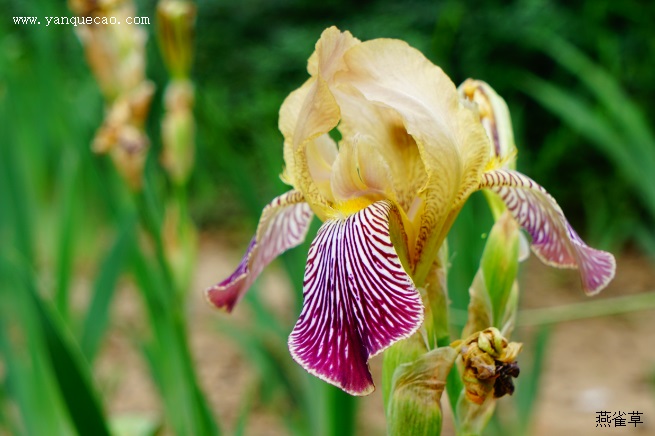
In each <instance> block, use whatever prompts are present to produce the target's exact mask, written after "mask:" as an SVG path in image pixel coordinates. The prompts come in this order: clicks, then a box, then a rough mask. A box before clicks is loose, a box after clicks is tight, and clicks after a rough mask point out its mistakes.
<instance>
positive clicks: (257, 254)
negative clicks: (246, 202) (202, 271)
mask: <svg viewBox="0 0 655 436" xmlns="http://www.w3.org/2000/svg"><path fill="white" fill-rule="evenodd" d="M312 216H313V215H312V211H311V209H310V208H309V206H308V205H307V203H305V202H304V199H303V196H302V194H301V193H300V192H298V191H289V192H287V193H286V194H283V195H281V196H279V197H277V198H275V199H274V200H273V201H272V202H270V203H269V204H268V205H267V206H266V207H265V208H264V211H263V212H262V216H261V218H260V219H259V226H258V227H257V234H256V235H255V237H254V238H252V240H251V241H250V245H249V246H248V250H247V251H246V254H245V255H244V256H243V259H241V263H239V266H238V267H237V269H236V270H235V271H234V272H233V273H232V275H230V277H228V278H227V279H225V280H223V281H222V282H220V283H218V284H216V285H214V286H212V287H210V288H208V289H207V290H206V291H205V292H206V294H205V295H206V297H207V300H208V301H209V302H210V303H211V304H212V305H214V306H216V307H217V308H219V309H224V310H226V311H228V312H231V311H232V309H233V308H234V306H235V305H236V303H238V302H239V300H241V298H242V297H243V296H244V294H245V293H246V291H247V290H248V288H249V287H250V285H252V283H253V282H254V281H255V279H256V278H257V276H258V275H259V274H260V273H261V272H262V270H263V269H264V267H266V265H268V264H269V263H271V261H273V259H275V258H276V257H277V256H279V255H280V254H282V253H283V252H285V251H287V250H288V249H290V248H293V247H295V246H297V245H299V244H301V243H302V242H303V241H304V240H305V236H306V235H307V230H308V229H309V224H310V222H311V220H312Z"/></svg>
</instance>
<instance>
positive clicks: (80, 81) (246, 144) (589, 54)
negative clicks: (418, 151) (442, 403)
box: [0, 0, 655, 435]
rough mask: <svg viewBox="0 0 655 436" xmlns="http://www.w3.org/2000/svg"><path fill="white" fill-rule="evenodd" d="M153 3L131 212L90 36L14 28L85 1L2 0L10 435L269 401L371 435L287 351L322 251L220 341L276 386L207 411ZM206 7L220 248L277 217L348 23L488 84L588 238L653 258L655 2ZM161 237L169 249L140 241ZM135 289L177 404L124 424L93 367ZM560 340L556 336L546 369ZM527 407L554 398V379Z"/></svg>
mask: <svg viewBox="0 0 655 436" xmlns="http://www.w3.org/2000/svg"><path fill="white" fill-rule="evenodd" d="M136 4H137V6H138V15H139V16H148V17H151V19H152V24H151V25H150V26H144V27H145V29H146V30H147V32H148V34H149V39H148V44H147V76H148V78H150V79H151V80H153V81H154V82H155V84H156V86H157V91H156V93H155V96H154V99H153V104H152V108H151V112H150V116H149V118H148V122H147V133H148V135H149V137H150V140H151V143H152V146H151V148H150V151H149V155H148V161H147V164H146V175H145V178H146V180H147V183H146V189H145V190H144V194H143V196H142V198H141V199H140V200H136V201H133V200H132V199H131V198H130V195H129V194H128V193H127V192H126V190H125V188H124V187H123V186H122V183H121V181H120V180H119V179H118V177H117V176H116V174H115V170H114V168H113V166H112V164H111V162H110V161H109V160H108V159H107V158H106V157H104V156H98V155H95V154H94V153H93V152H92V151H91V149H90V144H91V141H92V139H93V136H94V133H95V130H96V128H97V127H98V126H99V125H100V123H101V121H102V118H103V98H102V95H101V93H100V90H99V88H98V85H97V84H96V82H95V80H94V78H93V76H92V75H91V72H90V70H89V67H88V65H87V62H86V60H85V56H84V51H83V49H82V46H81V44H80V42H79V40H78V39H77V37H76V35H75V33H74V28H73V27H72V26H66V25H60V26H54V25H51V26H49V27H46V26H44V25H40V26H39V25H15V24H14V23H13V21H12V17H13V16H41V17H43V16H70V15H71V13H70V12H69V10H68V9H67V7H66V4H65V2H62V1H55V0H33V1H29V2H25V1H19V0H0V10H2V11H3V18H2V19H0V241H2V244H1V245H0V274H1V275H0V357H1V360H0V377H1V378H2V380H3V383H2V386H1V388H0V434H4V433H10V434H75V433H76V432H77V433H79V434H102V433H105V432H108V431H110V430H109V428H110V427H111V428H113V429H114V430H113V431H116V432H117V433H119V434H153V433H155V432H158V431H164V432H169V433H170V432H172V433H175V434H215V433H220V432H221V431H222V432H224V433H227V434H240V433H242V432H244V431H245V429H246V428H247V425H248V424H247V422H248V419H249V416H250V415H251V414H252V413H255V412H256V410H258V409H259V408H262V407H263V408H271V409H272V410H276V411H277V412H278V413H279V414H281V415H282V417H281V418H280V421H281V422H282V428H284V429H285V431H287V432H289V433H292V434H335V435H336V434H348V433H349V432H352V431H354V429H355V428H360V429H361V428H362V427H361V426H362V425H363V424H361V423H360V424H357V422H358V418H357V410H358V409H357V403H356V400H353V399H350V398H349V397H347V396H345V395H343V394H341V393H339V392H337V391H336V390H333V389H332V388H329V387H326V386H324V385H323V384H322V383H321V382H318V381H316V380H314V379H312V378H311V377H308V376H307V375H306V374H304V372H303V371H302V370H301V369H300V368H298V367H296V366H295V365H294V364H293V363H292V362H291V359H290V358H289V356H288V354H285V353H286V335H288V332H289V330H290V326H291V325H292V323H293V321H294V316H295V315H294V314H297V313H298V312H299V307H300V302H301V294H302V293H301V285H300V284H301V283H302V274H303V268H304V256H305V255H306V250H307V244H305V246H303V247H301V248H299V249H296V250H293V251H292V252H290V253H288V254H286V255H284V256H283V257H282V262H281V264H282V265H283V266H284V271H285V273H286V274H288V276H289V283H291V284H292V287H293V289H294V293H293V295H294V298H293V300H294V301H295V302H296V304H295V307H294V308H293V310H292V311H290V312H292V314H291V315H290V316H288V317H284V316H283V317H276V316H274V315H272V314H270V313H269V312H267V310H266V307H265V304H264V303H263V302H262V301H261V299H260V297H259V296H258V293H257V292H251V293H250V294H249V295H248V297H247V298H246V302H247V305H248V307H249V309H248V310H249V311H250V312H249V313H253V314H254V316H253V319H252V320H251V322H250V323H245V324H244V323H235V324H231V323H230V322H229V320H228V319H227V318H225V317H220V318H219V317H217V320H216V321H215V324H216V325H215V326H214V329H215V330H214V333H215V334H216V335H217V337H218V336H221V337H229V338H232V339H233V340H235V341H236V343H238V344H239V346H240V347H241V348H242V350H243V351H242V353H243V356H244V358H245V359H246V360H247V361H249V362H250V363H249V365H251V366H250V367H252V368H254V370H255V371H256V373H257V374H259V376H260V378H261V381H260V382H259V383H256V384H255V387H254V388H252V389H250V390H249V391H248V392H247V393H244V394H243V398H242V403H241V404H242V405H241V406H240V408H239V410H240V412H239V417H238V419H236V420H234V424H233V425H232V424H231V425H230V426H229V427H228V428H225V425H224V424H223V423H221V411H220V410H214V409H213V408H212V407H211V406H210V405H209V403H208V401H207V399H206V394H205V393H206V392H207V391H210V390H211V389H212V386H207V385H203V384H202V383H199V382H198V375H197V372H198V370H197V367H196V365H195V362H196V360H197V359H196V360H194V358H193V357H192V356H191V353H190V351H189V344H188V338H189V335H190V334H191V333H190V332H189V327H188V319H187V318H188V317H189V315H188V312H187V311H186V310H185V305H186V304H187V303H186V302H187V301H188V300H189V299H192V298H195V297H193V295H197V294H198V293H201V292H202V288H200V289H196V288H190V289H175V287H174V286H173V285H171V283H170V271H167V268H168V267H167V266H166V262H165V260H162V259H161V256H159V255H160V254H161V253H159V255H158V254H157V252H158V249H159V248H158V239H157V238H158V236H157V235H158V234H161V226H162V219H163V218H162V217H163V214H164V204H165V203H166V198H167V197H168V196H169V195H170V192H171V191H172V190H173V188H172V187H171V184H170V182H168V181H167V179H166V177H165V175H164V173H163V171H162V168H161V165H160V159H159V156H160V154H161V138H160V128H159V126H160V122H161V117H162V112H163V109H162V103H161V102H162V97H163V96H162V92H163V89H164V88H165V86H166V83H167V81H168V79H169V77H168V73H167V72H166V69H165V68H164V64H163V61H162V58H161V55H160V53H159V49H158V47H157V44H156V36H155V32H156V26H155V24H154V21H155V13H154V11H155V7H156V2H155V1H146V0H143V1H137V2H136ZM197 7H198V15H197V21H196V41H195V50H196V53H195V62H194V66H193V72H192V79H193V81H194V84H195V86H196V105H195V117H196V122H197V136H196V139H197V141H196V147H197V149H196V160H195V169H194V172H193V176H192V178H191V180H190V182H189V184H188V186H186V187H185V188H186V190H187V191H186V198H188V202H189V213H190V216H191V217H192V219H193V221H194V222H195V223H196V225H197V227H198V229H199V235H200V236H199V239H200V241H201V244H200V246H201V247H203V243H202V242H203V241H205V240H212V239H216V238H219V239H220V241H221V244H223V246H226V247H232V248H234V250H236V252H239V251H240V250H242V249H243V248H245V245H246V243H247V241H248V238H249V234H251V232H252V231H253V230H254V229H255V226H256V222H257V219H258V217H259V214H260V212H261V209H262V207H263V206H264V205H265V204H266V203H267V202H268V201H270V199H272V198H273V197H275V196H277V195H279V194H281V193H282V192H284V191H285V190H286V187H285V186H284V185H283V184H282V182H281V181H280V180H279V177H278V175H279V174H280V172H281V169H282V167H283V161H282V153H281V150H282V137H281V134H280V133H279V131H278V129H277V114H278V110H279V107H280V105H281V103H282V101H283V99H284V98H285V97H286V96H287V95H288V94H289V92H291V91H292V90H294V89H295V88H297V87H298V86H299V85H300V84H301V83H302V82H303V81H304V80H305V79H306V77H307V73H306V70H305V66H306V61H307V58H308V56H309V54H311V52H312V51H313V46H314V44H315V42H316V40H317V39H318V37H319V35H320V33H321V31H322V30H323V29H324V28H326V27H328V26H330V25H337V26H338V27H339V28H341V29H342V30H350V31H351V32H352V33H353V34H354V35H355V36H356V37H358V38H359V39H362V40H367V39H371V38H377V37H390V38H399V39H403V40H405V41H407V42H408V43H409V44H410V45H412V46H414V47H416V48H418V49H419V50H421V51H422V52H423V53H424V54H425V55H426V56H427V57H428V58H429V59H430V60H432V61H433V62H434V63H436V64H437V65H440V66H441V67H442V68H443V69H444V70H445V72H446V73H447V74H449V75H450V77H451V78H452V79H453V81H454V82H455V83H457V84H459V83H461V82H462V81H463V80H464V79H466V78H468V77H473V78H477V79H482V80H485V81H486V82H488V83H489V84H490V85H491V86H492V87H493V88H494V89H495V90H496V91H497V92H498V93H499V94H500V95H501V96H503V97H504V98H505V100H506V101H507V103H508V105H509V107H510V111H511V114H512V120H513V123H514V131H515V139H516V144H517V146H518V148H519V160H518V167H519V169H520V170H521V171H522V172H524V173H526V174H528V175H529V176H530V177H532V178H533V179H535V180H537V181H539V183H540V184H542V185H543V186H544V187H546V188H547V189H548V191H549V192H550V193H551V194H552V195H553V196H554V197H555V198H556V199H557V200H558V202H559V204H560V205H561V206H562V209H563V210H564V211H565V212H566V215H567V217H568V219H569V220H570V221H571V223H572V224H573V226H574V227H575V228H576V229H577V230H578V232H579V233H580V234H581V235H582V236H583V237H584V238H585V240H586V241H587V242H589V243H590V244H591V245H593V246H595V247H598V248H603V249H608V250H611V251H613V252H614V253H616V254H619V255H620V253H623V252H626V251H627V252H630V253H635V252H636V253H643V254H644V255H651V256H652V255H654V254H655V226H654V225H653V223H655V136H654V129H653V127H652V116H651V114H652V113H654V112H655V72H654V70H653V66H652V56H651V55H652V53H655V30H654V28H653V26H652V23H653V20H654V19H655V3H653V2H641V1H636V0H633V1H625V2H614V1H610V0H594V1H581V2H565V1H558V2H556V1H541V0H522V1H513V2H507V1H484V2H483V1H458V0H444V1H434V2H433V1H417V0H415V1H406V2H393V1H388V0H377V1H374V0H369V1H361V2H357V3H353V2H346V1H339V0H326V1H323V2H316V1H309V0H306V1H292V0H287V1H284V0H281V1H272V0H269V1H263V0H262V1H257V0H244V1H241V2H224V1H206V0H203V1H198V2H197ZM485 208H486V206H485V204H484V202H483V200H482V197H478V196H474V197H473V198H472V200H471V201H470V202H469V204H467V206H466V207H465V209H464V210H463V211H462V214H461V216H460V218H459V219H458V222H457V224H456V226H455V229H454V231H453V234H452V235H451V237H450V243H451V247H452V249H453V250H454V251H455V252H456V253H457V256H456V258H454V261H453V269H452V271H451V274H450V286H451V289H459V290H464V291H463V292H462V291H460V292H456V293H454V294H453V295H452V296H451V299H452V303H453V307H454V308H456V309H460V310H461V309H465V308H466V304H467V298H468V297H467V293H466V291H465V290H466V289H467V288H468V285H469V284H470V282H471V279H472V277H473V275H474V273H475V271H476V269H477V266H478V261H479V254H480V252H481V250H482V246H483V244H484V239H483V238H481V237H480V235H481V234H483V233H484V232H486V231H488V229H489V227H490V224H491V218H490V215H489V214H488V212H486V209H485ZM314 224H315V225H316V224H317V223H314ZM143 229H149V231H150V233H151V237H152V238H153V240H154V242H153V247H154V248H152V247H150V246H148V245H147V244H146V248H139V244H138V240H139V238H140V236H139V235H141V232H142V231H143ZM310 240H311V238H310ZM159 242H161V241H159ZM462 247H465V249H462ZM153 252H154V253H155V254H153ZM202 256H203V251H202V250H201V251H200V252H199V254H198V255H197V257H202ZM232 258H233V259H237V258H238V254H236V255H234V256H233V257H232ZM232 258H231V259H232ZM235 265H236V263H235ZM167 274H168V275H167ZM214 279H215V280H219V279H222V277H218V276H217V277H214ZM132 283H136V286H137V287H138V288H139V289H140V291H139V292H140V293H138V295H140V298H141V300H140V301H141V302H140V303H138V305H137V307H138V308H139V309H138V310H142V312H143V313H142V314H141V315H140V318H142V319H143V320H145V321H144V322H143V323H142V324H139V327H138V328H137V329H135V331H131V332H130V333H129V334H130V335H131V338H132V339H131V341H132V342H131V343H132V345H133V347H134V348H135V349H137V350H139V351H140V353H141V354H140V355H141V356H142V359H143V361H144V362H146V365H147V367H148V373H149V374H150V376H151V377H152V380H153V382H152V383H153V384H154V385H155V386H156V391H157V396H158V398H159V399H160V407H161V408H160V409H159V410H160V413H157V414H155V415H154V416H147V417H143V416H137V417H136V418H134V419H133V420H132V419H122V420H118V419H114V418H116V417H113V416H111V414H110V413H109V412H108V410H107V405H106V402H107V401H108V400H107V399H106V398H105V395H104V391H103V386H101V385H100V384H99V383H98V381H97V380H96V379H97V377H94V374H95V372H96V370H97V368H95V367H94V365H95V357H96V355H97V354H98V352H99V350H101V349H102V347H103V344H105V346H106V342H105V341H106V337H105V333H106V331H107V328H108V326H109V325H111V324H112V316H113V315H112V314H113V312H112V311H111V307H112V304H117V303H116V302H115V301H114V297H115V296H116V295H117V293H116V292H115V291H116V289H117V288H120V287H121V286H131V284H132ZM209 284H211V283H202V284H201V286H207V285H209ZM178 303H179V304H178ZM135 304H136V303H135ZM541 335H542V336H543V338H545V337H546V336H547V333H543V332H542V333H541ZM545 341H546V339H543V340H542V341H541V342H540V341H539V340H536V344H537V351H535V353H536V354H537V355H538V354H539V353H542V354H543V353H544V350H543V349H542V350H541V351H539V346H538V345H539V344H542V345H543V347H545V346H546V345H545V344H546V342H545ZM170 356H176V357H173V358H171V357H170ZM537 360H538V359H537ZM118 362H119V361H117V364H119V365H120V363H118ZM535 368H537V370H535V372H536V373H537V374H538V372H539V371H538V365H537V364H535ZM94 380H95V381H94ZM535 380H537V381H538V378H536V379H535ZM537 381H535V382H534V384H535V386H536V385H537V384H538V383H537ZM527 384H528V383H527V382H526V385H527ZM519 389H520V382H519ZM529 395H532V397H531V398H533V399H534V397H535V396H536V388H535V387H534V386H533V392H532V393H531V394H529ZM530 404H532V403H531V402H530ZM253 410H254V411H255V412H253ZM525 415H526V418H525V419H526V423H525V426H526V427H525V428H528V427H527V426H528V425H529V422H527V420H528V417H527V415H529V413H528V412H525ZM499 425H500V424H499ZM358 426H359V427H358ZM364 428H366V427H365V426H364Z"/></svg>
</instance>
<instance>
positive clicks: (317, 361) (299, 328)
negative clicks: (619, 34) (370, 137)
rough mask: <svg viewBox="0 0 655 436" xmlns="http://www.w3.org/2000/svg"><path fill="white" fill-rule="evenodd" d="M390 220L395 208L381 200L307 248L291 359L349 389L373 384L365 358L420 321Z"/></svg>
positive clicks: (331, 223) (360, 391)
mask: <svg viewBox="0 0 655 436" xmlns="http://www.w3.org/2000/svg"><path fill="white" fill-rule="evenodd" d="M390 220H392V222H393V225H394V226H395V225H396V223H397V222H399V218H398V216H397V211H396V210H395V208H394V207H393V206H392V205H391V204H390V203H389V202H387V201H379V202H377V203H373V204H372V205H370V206H369V207H367V208H365V209H363V210H361V211H359V212H357V213H355V214H353V215H351V216H350V217H348V218H346V219H333V220H328V221H326V222H325V223H324V224H323V226H322V227H321V228H320V230H319V232H318V234H317V236H316V239H315V240H314V242H313V243H312V245H311V247H310V249H309V255H308V260H307V267H306V269H305V280H304V290H303V293H304V303H303V309H302V312H301V314H300V318H299V319H298V322H297V323H296V325H295V327H294V329H293V332H292V333H291V336H290V337H289V350H290V351H291V355H292V356H293V358H294V359H295V360H296V362H298V363H299V364H300V365H301V366H302V367H303V368H305V369H306V370H307V371H309V372H310V373H311V374H314V375H315V376H317V377H319V378H321V379H322V380H325V381H327V382H329V383H332V384H334V385H336V386H338V387H340V388H341V389H343V390H344V391H346V392H348V393H350V394H352V395H366V394H368V393H370V392H372V391H373V389H374V386H373V380H372V378H371V374H370V372H369V369H368V364H367V362H368V359H369V358H370V357H371V356H374V355H375V354H377V353H379V352H380V351H382V350H384V349H385V348H387V347H389V346H390V345H391V344H393V343H394V342H396V341H398V340H400V339H403V338H406V337H408V336H410V335H412V334H413V333H414V332H415V331H416V330H417V329H418V327H419V326H420V325H421V322H422V321H423V305H422V302H421V297H420V295H419V293H418V291H417V289H416V288H415V287H414V284H413V282H412V279H411V278H410V277H409V276H408V275H407V273H406V272H405V270H404V269H403V266H402V265H401V262H400V259H399V258H398V254H397V253H396V249H395V248H394V244H393V243H392V239H391V236H390V231H391V225H390ZM393 230H394V231H395V230H396V227H393ZM394 234H395V233H394ZM399 243H401V242H399ZM402 243H405V242H404V241H403V242H402Z"/></svg>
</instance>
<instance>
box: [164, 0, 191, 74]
mask: <svg viewBox="0 0 655 436" xmlns="http://www.w3.org/2000/svg"><path fill="white" fill-rule="evenodd" d="M195 19H196V6H195V5H194V4H193V3H192V2H190V1H185V0H162V1H160V2H159V4H158V5H157V36H158V39H159V46H160V48H161V52H162V54H163V56H164V61H165V62H166V66H167V67H168V69H169V70H170V72H171V75H172V76H173V77H174V78H184V77H187V76H188V75H189V71H190V70H191V62H192V59H193V39H194V21H195Z"/></svg>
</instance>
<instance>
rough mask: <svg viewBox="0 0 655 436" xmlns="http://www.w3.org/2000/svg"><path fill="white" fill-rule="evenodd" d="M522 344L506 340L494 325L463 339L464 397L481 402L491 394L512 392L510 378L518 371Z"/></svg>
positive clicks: (476, 402)
mask: <svg viewBox="0 0 655 436" xmlns="http://www.w3.org/2000/svg"><path fill="white" fill-rule="evenodd" d="M521 348H522V344H520V343H517V342H511V343H510V342H508V341H507V339H505V338H504V337H503V336H502V335H501V333H500V331H499V330H498V329H497V328H495V327H490V328H488V329H486V330H484V331H482V332H479V333H475V334H473V335H471V336H470V337H469V338H468V339H466V340H465V341H464V342H463V343H462V344H461V348H460V353H461V356H462V366H463V371H462V381H463V382H464V389H465V393H466V398H467V399H468V400H469V401H470V402H472V403H474V404H477V405H481V404H483V403H484V402H485V401H486V400H487V399H488V398H490V397H492V398H498V397H501V396H503V395H505V394H512V393H513V392H514V384H513V382H512V378H514V377H518V374H519V368H518V365H517V364H516V357H517V356H518V354H519V352H520V351H521Z"/></svg>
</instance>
